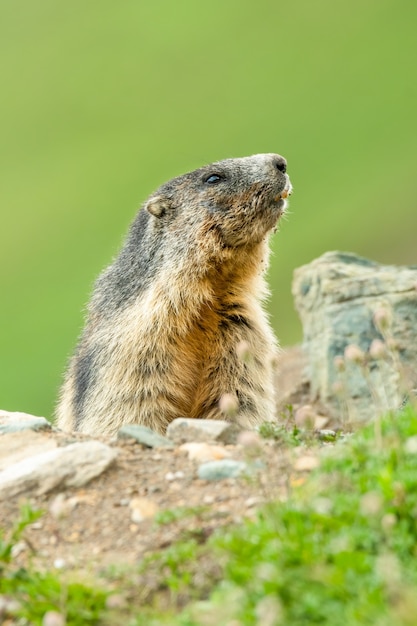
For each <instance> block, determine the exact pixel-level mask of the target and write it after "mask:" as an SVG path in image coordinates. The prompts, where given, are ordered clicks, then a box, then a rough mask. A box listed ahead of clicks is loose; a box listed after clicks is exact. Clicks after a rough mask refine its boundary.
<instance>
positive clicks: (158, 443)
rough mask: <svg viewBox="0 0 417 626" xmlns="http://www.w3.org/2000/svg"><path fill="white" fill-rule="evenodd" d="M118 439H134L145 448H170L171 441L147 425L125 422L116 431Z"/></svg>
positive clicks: (171, 445)
mask: <svg viewBox="0 0 417 626" xmlns="http://www.w3.org/2000/svg"><path fill="white" fill-rule="evenodd" d="M117 438H118V439H135V440H136V441H137V442H138V443H141V444H142V445H144V446H146V447H147V448H172V447H173V445H174V444H173V443H172V441H170V440H169V439H167V438H166V437H163V436H162V435H159V434H158V433H156V432H155V431H154V430H152V429H151V428H148V427H147V426H139V425H138V424H126V425H125V426H122V428H121V429H120V430H119V432H118V433H117Z"/></svg>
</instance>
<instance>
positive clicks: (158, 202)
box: [145, 196, 169, 217]
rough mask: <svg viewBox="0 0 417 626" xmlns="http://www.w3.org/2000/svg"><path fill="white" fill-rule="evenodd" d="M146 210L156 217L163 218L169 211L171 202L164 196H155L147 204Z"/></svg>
mask: <svg viewBox="0 0 417 626" xmlns="http://www.w3.org/2000/svg"><path fill="white" fill-rule="evenodd" d="M145 209H146V210H147V211H149V213H150V214H151V215H154V216H155V217H162V216H163V215H164V213H165V211H167V210H168V209H169V200H167V199H166V198H164V197H163V196H154V197H153V198H151V199H150V200H148V202H147V203H146V204H145Z"/></svg>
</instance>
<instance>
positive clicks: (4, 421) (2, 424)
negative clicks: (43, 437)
mask: <svg viewBox="0 0 417 626" xmlns="http://www.w3.org/2000/svg"><path fill="white" fill-rule="evenodd" d="M50 428H51V425H50V423H49V422H48V420H47V419H45V418H44V417H36V416H35V415H29V413H20V412H18V411H3V410H1V411H0V435H3V434H7V433H14V432H20V431H22V430H50Z"/></svg>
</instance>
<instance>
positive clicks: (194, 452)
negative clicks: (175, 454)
mask: <svg viewBox="0 0 417 626" xmlns="http://www.w3.org/2000/svg"><path fill="white" fill-rule="evenodd" d="M179 449H180V450H182V451H184V452H187V454H188V458H189V459H191V460H192V461H197V462H198V463H206V462H207V461H218V460H219V459H224V458H226V457H228V456H230V452H229V451H228V450H226V448H223V446H213V445H210V444H209V443H204V442H196V441H192V442H190V443H183V444H182V446H180V447H179Z"/></svg>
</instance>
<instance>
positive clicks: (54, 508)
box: [49, 493, 78, 519]
mask: <svg viewBox="0 0 417 626" xmlns="http://www.w3.org/2000/svg"><path fill="white" fill-rule="evenodd" d="M77 504H78V498H76V497H73V498H66V497H65V494H64V493H58V495H56V496H55V498H54V499H53V500H52V502H51V504H50V505H49V512H50V514H51V515H52V517H54V518H55V519H60V518H63V517H67V516H68V515H69V514H70V513H71V511H72V510H73V509H75V507H76V506H77Z"/></svg>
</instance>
